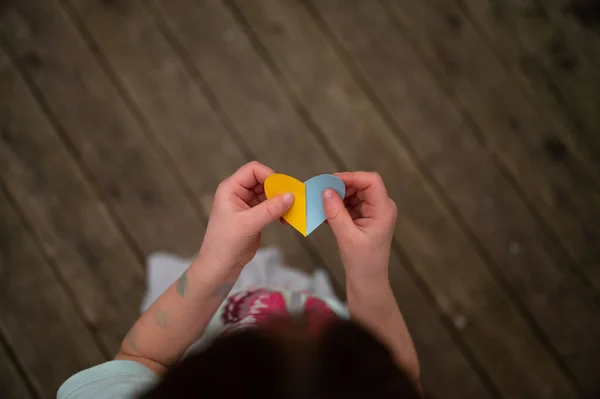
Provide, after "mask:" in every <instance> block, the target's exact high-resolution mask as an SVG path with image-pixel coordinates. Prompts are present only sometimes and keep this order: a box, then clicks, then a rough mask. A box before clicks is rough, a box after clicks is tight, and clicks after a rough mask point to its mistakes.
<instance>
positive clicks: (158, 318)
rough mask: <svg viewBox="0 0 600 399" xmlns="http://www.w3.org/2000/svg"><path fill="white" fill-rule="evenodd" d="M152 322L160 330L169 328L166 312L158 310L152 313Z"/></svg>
mask: <svg viewBox="0 0 600 399" xmlns="http://www.w3.org/2000/svg"><path fill="white" fill-rule="evenodd" d="M152 314H153V315H154V321H155V322H156V324H158V325H159V326H160V327H162V328H167V327H168V326H169V314H168V313H167V311H166V310H162V309H158V310H155V311H154V312H153V313H152Z"/></svg>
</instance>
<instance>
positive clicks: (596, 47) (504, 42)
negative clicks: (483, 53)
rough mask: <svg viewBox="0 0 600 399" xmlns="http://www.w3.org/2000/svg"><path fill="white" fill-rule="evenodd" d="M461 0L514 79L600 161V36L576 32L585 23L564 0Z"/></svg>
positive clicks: (594, 160) (599, 165) (597, 161)
mask: <svg viewBox="0 0 600 399" xmlns="http://www.w3.org/2000/svg"><path fill="white" fill-rule="evenodd" d="M458 3H460V4H461V6H462V8H463V10H465V13H466V14H467V15H469V16H470V17H471V19H472V20H473V22H474V24H475V25H476V26H477V27H478V29H479V31H480V32H482V36H483V37H484V38H485V39H486V40H487V41H488V43H489V44H490V48H491V49H493V50H495V53H496V55H497V57H498V58H499V59H500V60H501V61H502V62H503V63H504V64H505V65H506V66H508V68H509V69H510V70H511V71H512V72H513V73H514V76H515V77H516V81H518V82H520V83H521V84H522V85H523V87H524V89H525V90H527V91H528V92H529V93H530V94H531V95H532V96H533V97H534V98H535V99H537V100H538V101H537V102H538V104H539V105H540V106H541V107H542V108H545V109H546V110H548V111H550V112H551V113H552V114H553V115H554V116H555V117H556V118H558V120H559V122H560V125H562V126H564V127H566V129H568V133H567V134H569V135H570V136H571V139H572V140H573V141H575V142H577V144H578V145H579V146H580V148H581V149H583V150H586V151H587V155H588V157H589V159H590V160H591V161H592V162H594V163H595V165H596V167H597V168H598V167H600V161H599V160H598V157H597V154H598V151H600V138H599V137H598V135H597V132H598V131H600V116H599V114H598V111H599V110H600V94H599V93H600V76H599V74H598V73H597V68H598V64H597V63H595V62H593V61H592V59H595V60H598V57H599V56H598V55H597V54H598V52H599V51H600V40H599V39H598V38H597V37H596V36H593V35H591V34H586V33H588V32H585V33H584V34H583V35H581V34H578V33H582V32H581V28H579V29H577V28H575V26H576V24H577V22H575V23H574V21H573V18H572V17H569V16H568V12H567V10H566V9H565V8H564V7H561V5H563V6H566V5H567V4H566V2H565V1H550V2H539V1H535V0H525V1H515V0H508V1H479V0H460V1H458ZM571 3H577V2H571ZM591 17H592V18H594V17H593V16H591ZM574 28H575V29H574ZM565 133H566V132H565Z"/></svg>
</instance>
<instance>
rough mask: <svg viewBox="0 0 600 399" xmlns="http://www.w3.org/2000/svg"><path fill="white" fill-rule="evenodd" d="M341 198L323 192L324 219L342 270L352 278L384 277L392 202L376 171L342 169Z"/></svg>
mask: <svg viewBox="0 0 600 399" xmlns="http://www.w3.org/2000/svg"><path fill="white" fill-rule="evenodd" d="M336 176H337V177H339V178H340V179H342V180H343V181H344V183H345V184H346V198H345V199H344V200H343V201H342V199H341V198H340V197H339V195H338V194H337V193H336V192H335V191H334V190H331V189H328V190H325V191H324V192H323V207H324V209H325V215H326V217H327V221H328V223H329V225H330V226H331V229H332V230H333V233H334V235H335V237H336V239H337V243H338V247H339V251H340V256H341V258H342V263H343V264H344V267H345V269H346V274H347V276H348V277H349V278H352V279H361V280H362V279H367V280H370V281H371V280H373V279H379V278H380V277H382V278H386V279H387V270H388V261H389V256H390V247H391V243H392V235H393V233H394V226H395V224H396V214H397V210H396V204H395V203H394V201H392V199H391V198H390V197H388V195H387V191H386V190H385V185H384V184H383V180H381V177H380V176H379V175H378V174H377V173H369V172H345V173H336Z"/></svg>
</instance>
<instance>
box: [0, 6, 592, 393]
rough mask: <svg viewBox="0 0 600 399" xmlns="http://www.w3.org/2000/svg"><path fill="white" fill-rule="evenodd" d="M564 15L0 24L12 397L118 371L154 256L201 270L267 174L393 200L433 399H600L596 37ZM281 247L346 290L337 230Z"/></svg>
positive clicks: (400, 268) (192, 12)
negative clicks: (379, 181)
mask: <svg viewBox="0 0 600 399" xmlns="http://www.w3.org/2000/svg"><path fill="white" fill-rule="evenodd" d="M571 3H572V2H571V1H569V0H552V1H545V2H542V1H536V0H521V1H516V0H495V1H492V0H422V1H415V0H381V1H379V0H377V1H376V0H372V1H366V0H298V1H294V0H222V1H221V0H196V1H194V0H168V1H166V0H165V1H161V0H5V1H2V2H0V134H1V141H0V171H1V174H0V185H1V190H0V205H1V208H0V237H1V241H0V243H1V244H0V251H1V254H2V257H1V262H2V263H1V264H0V396H2V397H3V398H5V399H7V398H51V397H53V396H54V395H55V392H56V389H57V387H58V386H59V385H60V384H61V383H62V381H64V379H65V378H67V377H68V376H69V375H71V374H72V373H74V372H76V371H77V370H80V369H82V368H85V367H89V366H91V365H94V364H97V363H99V362H102V361H104V360H106V359H110V358H111V357H112V355H113V354H114V353H115V351H116V350H117V348H118V345H119V343H120V340H121V339H122V337H123V335H124V333H125V332H126V331H127V330H128V328H129V326H130V325H131V324H132V322H133V321H134V319H135V318H136V316H137V314H138V308H139V303H140V298H141V295H142V292H143V289H144V262H145V257H146V256H147V255H148V254H150V253H152V252H153V251H159V250H160V251H171V252H174V253H177V254H180V255H191V254H192V253H194V251H196V250H197V249H198V247H199V245H200V243H201V240H202V235H203V232H204V226H205V224H206V221H207V217H208V212H209V206H210V203H211V196H212V193H213V191H214V190H215V187H216V185H217V184H218V182H219V181H220V180H222V179H223V178H224V177H226V176H227V175H229V174H230V173H232V172H233V171H234V170H236V169H237V168H238V167H239V166H240V165H242V164H243V163H245V162H246V161H248V160H251V159H258V160H260V161H261V162H263V163H265V164H267V165H269V166H271V167H273V168H274V169H275V170H277V171H279V172H282V173H286V174H290V175H293V176H295V177H297V178H299V179H301V180H304V179H307V178H309V177H311V176H313V175H316V174H320V173H328V172H334V171H341V170H357V169H364V170H373V171H377V172H379V173H380V174H381V175H382V177H383V178H384V180H385V182H386V184H387V187H388V189H389V192H390V195H391V196H392V197H393V198H394V200H395V201H396V203H397V204H398V208H399V218H398V223H397V228H396V231H395V240H394V243H393V253H392V256H391V265H390V267H391V278H392V280H393V287H394V291H395V294H396V296H397V299H398V301H399V303H400V305H401V308H402V309H403V312H404V314H405V316H406V319H407V321H408V324H409V327H410V329H411V331H412V333H413V336H414V338H415V340H416V343H417V348H418V352H419V355H420V358H421V362H422V369H423V379H424V385H425V389H426V391H427V393H428V394H429V396H431V397H434V398H440V399H441V398H477V399H486V398H489V399H492V398H494V399H497V398H505V399H508V398H524V399H532V398H557V399H558V398H561V399H564V398H578V397H590V398H594V397H596V398H597V397H600V378H598V370H599V369H600V74H599V73H598V70H600V35H599V33H598V30H597V26H598V25H597V23H598V21H597V20H594V19H593V18H594V15H595V17H596V18H597V16H598V14H597V13H596V14H593V12H592V11H593V4H592V3H593V2H587V3H586V2H581V1H580V2H573V3H576V5H575V6H573V5H572V4H571ZM586 4H587V5H588V7H591V8H590V9H589V10H592V11H589V10H588V9H586V8H585V6H586ZM582 10H583V11H582ZM596 11H597V10H596ZM590 21H591V22H590ZM264 244H265V245H276V246H279V247H280V248H282V249H283V250H284V251H285V254H286V260H287V262H288V263H289V264H291V265H294V266H297V267H299V268H302V269H304V270H310V269H312V268H313V267H314V266H315V265H326V266H327V267H328V269H329V270H330V272H331V273H332V275H333V276H334V278H335V279H336V281H337V282H338V283H339V288H342V287H343V283H344V277H343V268H342V266H341V264H340V262H339V259H338V257H337V253H336V250H335V245H334V240H333V237H332V235H331V233H330V231H329V229H327V228H321V229H319V230H318V231H317V232H315V233H314V234H312V235H311V236H310V237H309V238H308V239H305V238H303V237H301V236H300V235H298V234H296V233H295V232H294V231H293V230H292V229H290V228H285V227H282V226H273V227H272V228H269V229H268V231H267V232H266V234H265V236H264Z"/></svg>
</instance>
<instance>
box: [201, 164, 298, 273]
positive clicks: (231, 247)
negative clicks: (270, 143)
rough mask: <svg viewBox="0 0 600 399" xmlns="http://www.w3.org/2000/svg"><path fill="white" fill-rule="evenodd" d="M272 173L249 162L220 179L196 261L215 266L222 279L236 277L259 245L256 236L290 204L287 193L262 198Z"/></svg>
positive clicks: (292, 199) (270, 170)
mask: <svg viewBox="0 0 600 399" xmlns="http://www.w3.org/2000/svg"><path fill="white" fill-rule="evenodd" d="M273 173H274V171H273V170H272V169H271V168H269V167H267V166H265V165H262V164H260V163H259V162H256V161H254V162H250V163H248V164H246V165H244V166H242V167H241V168H240V169H239V170H238V171H237V172H235V173H234V174H233V175H231V176H230V177H228V178H227V179H225V180H223V181H222V182H221V184H219V187H217V192H216V193H215V198H214V201H213V207H212V211H211V214H210V219H209V221H208V227H207V229H206V234H205V235H204V241H203V243H202V248H200V252H199V254H198V258H200V259H202V260H203V262H202V264H204V265H215V267H218V268H219V269H218V270H219V271H220V272H223V273H224V274H223V276H228V277H229V276H231V277H235V278H237V274H236V273H238V274H239V272H241V270H242V268H243V267H244V266H245V265H246V264H247V263H248V262H250V260H251V259H252V258H253V257H254V255H255V254H256V251H257V250H258V248H259V246H260V233H261V231H262V229H263V228H265V227H266V226H267V225H268V224H270V223H272V222H274V221H276V220H278V219H279V218H280V217H281V216H283V214H284V213H286V212H287V210H288V209H289V208H290V207H291V206H292V203H293V202H294V196H293V195H292V194H290V193H288V194H284V195H279V196H277V197H274V198H271V199H266V198H265V191H264V186H263V183H264V181H265V179H266V178H267V177H268V176H269V175H271V174H273Z"/></svg>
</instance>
